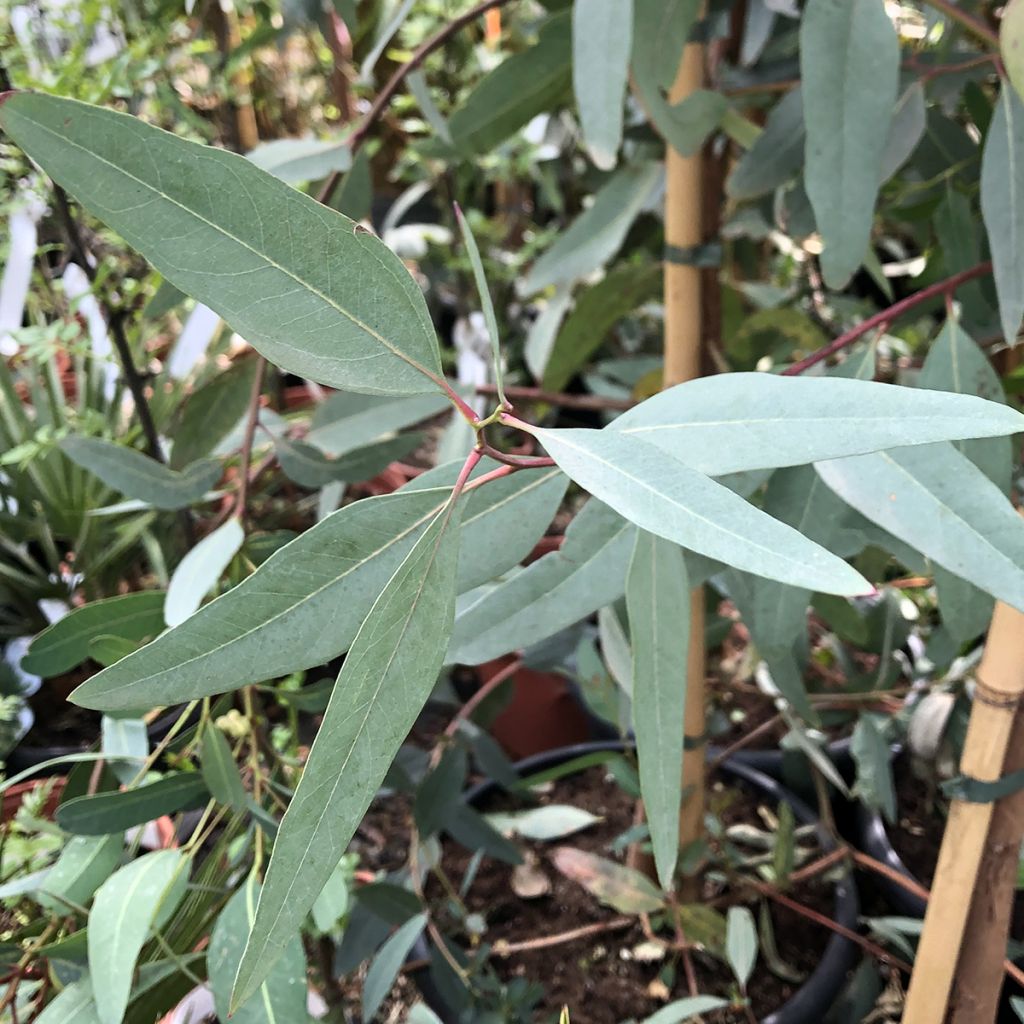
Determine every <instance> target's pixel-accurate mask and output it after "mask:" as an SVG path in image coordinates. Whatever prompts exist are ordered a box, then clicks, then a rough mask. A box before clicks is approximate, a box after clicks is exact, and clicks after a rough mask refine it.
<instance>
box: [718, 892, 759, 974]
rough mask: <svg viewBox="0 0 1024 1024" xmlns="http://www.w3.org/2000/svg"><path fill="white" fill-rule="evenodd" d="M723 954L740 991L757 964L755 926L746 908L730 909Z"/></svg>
mask: <svg viewBox="0 0 1024 1024" xmlns="http://www.w3.org/2000/svg"><path fill="white" fill-rule="evenodd" d="M725 952H726V956H727V957H728V959H729V966H730V967H731V968H732V972H733V974H735V975H736V980H737V981H738V982H739V984H740V989H741V990H742V991H745V990H746V987H747V982H748V981H750V975H751V974H753V972H754V964H755V963H756V962H757V926H756V925H755V924H754V915H753V914H751V913H750V911H749V910H748V909H747V908H746V907H730V908H729V915H728V917H727V918H726V933H725Z"/></svg>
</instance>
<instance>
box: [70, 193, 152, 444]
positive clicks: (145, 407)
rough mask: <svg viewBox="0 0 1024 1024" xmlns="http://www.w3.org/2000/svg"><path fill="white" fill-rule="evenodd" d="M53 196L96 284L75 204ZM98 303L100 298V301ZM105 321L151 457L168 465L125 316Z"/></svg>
mask: <svg viewBox="0 0 1024 1024" xmlns="http://www.w3.org/2000/svg"><path fill="white" fill-rule="evenodd" d="M53 194H54V196H55V197H56V199H57V210H58V212H59V213H60V219H61V221H62V222H63V224H64V230H65V232H66V234H67V236H68V244H69V247H70V249H71V253H72V255H73V256H74V258H75V262H76V263H78V264H79V265H80V266H81V268H82V270H83V272H84V273H85V276H86V277H87V278H88V279H89V281H90V283H92V284H95V283H96V269H95V268H94V267H93V265H92V261H91V260H90V258H89V252H88V250H87V249H86V247H85V242H84V241H83V240H82V235H81V232H80V231H79V230H78V222H77V221H76V220H75V217H74V214H73V213H72V212H71V205H70V203H68V196H67V193H66V192H65V191H64V189H62V188H61V187H60V185H58V184H57V183H56V182H54V183H53ZM97 301H99V300H98V298H97ZM104 319H105V320H106V321H107V328H108V329H109V331H110V336H111V338H112V339H113V342H114V348H116V349H117V358H118V360H119V361H120V363H121V369H122V371H123V372H124V379H125V383H126V384H127V385H128V390H129V391H130V392H131V393H132V398H133V399H134V401H135V411H136V412H137V413H138V415H139V423H140V424H141V425H142V433H143V434H144V435H145V438H146V449H147V451H148V452H149V454H150V456H152V457H153V458H154V459H156V461H157V462H164V461H166V460H165V459H164V454H163V452H162V451H161V449H160V436H159V434H157V430H156V424H155V423H154V422H153V413H152V411H151V410H150V408H149V401H148V399H147V398H146V388H145V384H144V383H143V380H142V377H140V376H139V372H138V370H137V369H136V368H135V360H134V359H133V358H132V350H131V347H130V346H129V344H128V338H127V336H126V335H125V333H124V317H123V314H122V313H120V312H109V311H104Z"/></svg>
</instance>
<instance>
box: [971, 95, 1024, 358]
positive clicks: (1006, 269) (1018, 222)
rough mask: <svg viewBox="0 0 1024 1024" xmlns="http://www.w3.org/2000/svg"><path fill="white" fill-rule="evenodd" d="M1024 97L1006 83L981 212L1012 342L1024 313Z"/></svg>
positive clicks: (989, 144) (987, 159)
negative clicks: (1007, 87)
mask: <svg viewBox="0 0 1024 1024" xmlns="http://www.w3.org/2000/svg"><path fill="white" fill-rule="evenodd" d="M1021 167H1024V100H1021V98H1020V96H1019V95H1018V94H1017V91H1016V90H1015V89H1006V88H1004V89H1002V90H1001V91H1000V93H999V102H998V103H997V105H996V113H995V117H993V118H992V124H991V126H990V127H989V130H988V134H987V135H986V136H985V151H984V153H983V155H982V159H981V214H982V217H983V218H984V220H985V230H986V231H987V232H988V244H989V249H990V250H991V252H992V267H993V273H994V275H995V279H996V294H997V295H998V297H999V318H1000V321H1001V323H1002V327H1003V336H1004V337H1005V338H1006V343H1007V344H1008V345H1013V344H1014V342H1015V341H1016V338H1017V332H1018V331H1019V330H1020V324H1021V320H1022V319H1024V177H1022V175H1021V172H1020V168H1021Z"/></svg>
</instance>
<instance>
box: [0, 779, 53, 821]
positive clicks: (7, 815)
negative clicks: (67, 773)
mask: <svg viewBox="0 0 1024 1024" xmlns="http://www.w3.org/2000/svg"><path fill="white" fill-rule="evenodd" d="M46 782H52V783H53V788H52V789H51V790H50V795H49V797H48V798H47V801H46V806H45V807H44V808H43V813H44V814H45V815H46V817H47V818H52V817H53V816H54V815H55V814H56V813H57V805H58V804H59V803H60V798H61V795H62V794H63V792H64V785H65V784H66V782H67V779H66V778H65V777H64V776H63V775H60V776H57V777H56V778H53V779H45V778H42V779H28V780H27V781H25V782H18V783H15V785H13V786H11V788H10V789H6V790H4V793H3V811H2V815H3V817H2V818H0V821H2V822H3V823H4V824H6V823H7V822H9V821H11V820H12V819H13V818H14V816H15V815H16V814H17V813H18V808H19V807H20V806H21V801H22V798H23V797H24V796H25V795H26V794H27V793H32V792H34V791H35V790H37V789H38V788H39V787H40V786H42V785H43V784H44V783H46Z"/></svg>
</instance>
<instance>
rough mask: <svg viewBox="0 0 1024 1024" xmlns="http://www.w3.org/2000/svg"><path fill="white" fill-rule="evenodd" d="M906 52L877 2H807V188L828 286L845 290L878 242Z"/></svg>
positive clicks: (803, 30) (803, 44) (803, 45)
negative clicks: (885, 165) (889, 132)
mask: <svg viewBox="0 0 1024 1024" xmlns="http://www.w3.org/2000/svg"><path fill="white" fill-rule="evenodd" d="M899 69H900V47H899V40H898V38H897V36H896V29H895V27H894V26H893V23H892V21H891V20H890V19H889V15H888V13H887V12H886V10H885V7H884V5H882V4H879V3H876V2H875V0H808V3H807V4H806V5H805V7H804V12H803V17H802V19H801V24H800V72H801V78H802V81H803V99H804V119H805V122H806V126H807V138H806V148H805V169H804V181H805V184H806V187H807V195H808V197H809V198H810V201H811V205H812V206H813V207H814V216H815V219H816V220H817V222H818V230H819V231H820V232H821V236H822V241H823V243H824V250H823V251H822V254H821V268H822V272H823V274H824V277H825V281H826V283H827V284H828V285H829V286H830V287H832V288H842V287H843V286H844V285H845V284H846V282H847V281H849V279H850V277H851V276H852V275H853V272H854V271H855V270H856V269H857V268H858V267H859V266H860V265H861V262H862V261H863V259H864V254H865V253H866V252H867V248H868V241H869V238H870V236H871V224H872V219H873V214H874V206H875V197H876V196H877V194H878V185H879V182H880V180H881V169H882V154H883V151H884V148H885V143H886V133H885V132H884V131H880V130H879V125H885V124H888V123H889V120H890V118H891V116H892V111H893V107H894V106H895V103H896V90H897V87H898V84H899Z"/></svg>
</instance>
